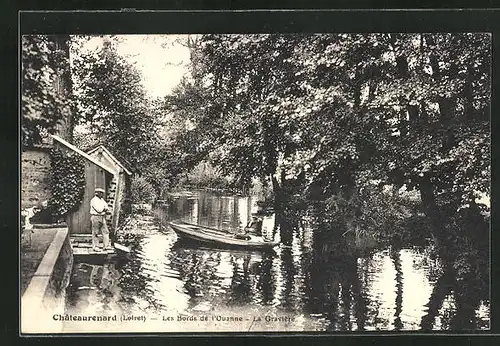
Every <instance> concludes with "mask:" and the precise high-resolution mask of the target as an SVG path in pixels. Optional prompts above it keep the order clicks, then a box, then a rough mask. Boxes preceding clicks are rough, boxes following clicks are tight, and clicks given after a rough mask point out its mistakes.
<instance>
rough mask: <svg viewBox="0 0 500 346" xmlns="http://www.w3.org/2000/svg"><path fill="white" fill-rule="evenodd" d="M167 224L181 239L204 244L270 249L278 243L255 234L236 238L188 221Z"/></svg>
mask: <svg viewBox="0 0 500 346" xmlns="http://www.w3.org/2000/svg"><path fill="white" fill-rule="evenodd" d="M169 225H170V227H171V228H172V229H173V230H174V231H175V233H177V235H178V236H179V237H180V238H181V239H183V240H188V241H190V242H196V243H201V244H204V245H210V246H216V247H231V248H239V249H248V250H272V249H273V248H274V247H275V246H277V245H278V244H279V243H278V242H275V241H264V240H263V239H262V237H255V236H250V239H248V240H247V239H238V238H234V236H233V235H232V234H230V233H227V232H222V231H219V230H216V229H213V228H209V227H202V226H198V225H192V224H188V223H174V222H170V223H169Z"/></svg>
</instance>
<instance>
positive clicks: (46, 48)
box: [21, 35, 71, 148]
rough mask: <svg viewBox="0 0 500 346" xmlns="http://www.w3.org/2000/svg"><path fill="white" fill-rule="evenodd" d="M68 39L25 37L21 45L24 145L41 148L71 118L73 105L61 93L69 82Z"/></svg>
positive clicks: (66, 94) (64, 91) (63, 93)
mask: <svg viewBox="0 0 500 346" xmlns="http://www.w3.org/2000/svg"><path fill="white" fill-rule="evenodd" d="M68 41H69V36H46V35H25V36H22V41H21V64H22V76H21V89H22V93H21V143H22V145H23V148H26V147H30V146H33V145H35V144H40V143H42V141H43V137H44V136H46V135H47V134H49V133H54V132H55V131H56V129H57V126H58V124H60V123H61V122H62V121H63V120H65V119H67V117H68V116H70V115H71V101H70V99H69V98H68V93H67V91H66V90H61V88H62V87H66V86H63V85H62V82H61V78H67V71H68V70H69V51H67V49H64V48H62V47H63V46H64V47H66V46H67V43H68Z"/></svg>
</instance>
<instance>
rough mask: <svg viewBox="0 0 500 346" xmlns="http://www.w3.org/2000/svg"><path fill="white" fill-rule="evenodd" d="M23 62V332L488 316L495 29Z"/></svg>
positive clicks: (271, 39) (207, 44)
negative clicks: (493, 30)
mask: <svg viewBox="0 0 500 346" xmlns="http://www.w3.org/2000/svg"><path fill="white" fill-rule="evenodd" d="M19 59H20V67H19V68H20V85H21V91H20V93H21V94H20V126H21V134H20V136H21V138H20V141H21V143H20V145H21V155H20V160H21V162H20V167H21V174H20V180H21V181H20V183H21V187H20V190H21V201H20V204H21V205H20V207H21V210H20V212H21V221H22V225H21V227H20V236H19V239H20V245H19V249H20V277H19V280H20V292H19V294H20V332H21V334H22V335H36V334H74V333H76V334H81V333H84V334H87V333H88V334H94V333H175V334H186V333H189V334H193V333H206V332H209V333H238V332H239V333H259V332H260V333H262V332H264V333H276V332H293V333H297V332H306V333H310V332H356V333H363V332H437V331H449V332H464V331H467V332H471V331H479V330H490V310H491V308H490V297H491V292H490V286H491V285H490V272H491V271H490V266H491V259H490V250H491V244H490V212H491V206H490V196H491V186H490V185H491V145H490V142H491V130H490V125H491V124H490V119H491V117H490V112H491V76H492V74H491V69H492V35H491V33H487V32H453V33H451V32H440V33H436V32H415V33H404V32H400V33H397V32H391V33H388V32H372V33H278V32H274V33H267V34H264V33H241V34H235V33H228V34H222V33H203V34H202V33H193V34H139V33H138V34H113V35H110V34H74V35H73V34H51V35H46V34H33V35H21V36H20V37H19Z"/></svg>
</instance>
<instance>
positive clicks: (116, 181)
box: [87, 145, 132, 229]
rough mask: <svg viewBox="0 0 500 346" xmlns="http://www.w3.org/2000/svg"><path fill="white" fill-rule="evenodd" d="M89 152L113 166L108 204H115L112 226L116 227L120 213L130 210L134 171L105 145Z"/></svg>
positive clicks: (93, 156)
mask: <svg viewBox="0 0 500 346" xmlns="http://www.w3.org/2000/svg"><path fill="white" fill-rule="evenodd" d="M87 154H88V155H90V156H91V157H92V158H94V159H96V160H97V161H98V162H100V163H102V164H104V165H106V166H107V167H111V169H112V170H113V172H114V173H113V179H112V180H111V183H110V185H109V188H108V189H107V192H108V193H107V195H106V196H107V202H108V205H110V206H113V217H112V227H113V229H116V227H117V226H118V221H119V218H120V215H122V214H123V212H124V211H125V212H130V207H131V198H130V197H131V196H130V191H131V190H130V186H131V177H132V172H131V171H130V170H129V169H128V168H127V167H126V166H125V165H124V164H123V163H122V162H121V161H120V160H118V159H117V158H116V157H115V156H114V155H113V154H112V153H111V152H110V151H109V150H108V149H107V148H106V147H105V146H103V145H99V146H97V147H95V148H94V149H92V150H89V151H87Z"/></svg>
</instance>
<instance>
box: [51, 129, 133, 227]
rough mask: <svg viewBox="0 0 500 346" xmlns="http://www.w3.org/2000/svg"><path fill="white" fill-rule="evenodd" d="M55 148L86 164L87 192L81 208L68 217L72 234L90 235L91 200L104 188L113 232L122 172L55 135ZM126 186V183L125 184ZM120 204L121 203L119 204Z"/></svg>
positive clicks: (109, 222)
mask: <svg viewBox="0 0 500 346" xmlns="http://www.w3.org/2000/svg"><path fill="white" fill-rule="evenodd" d="M52 138H53V139H54V146H58V147H60V148H61V149H62V150H63V151H72V152H74V153H77V154H78V155H80V156H81V157H82V159H83V161H84V163H85V192H84V196H83V200H82V203H81V204H80V206H79V208H78V209H77V210H76V211H74V212H72V213H70V214H69V215H68V216H67V219H66V222H67V224H68V228H69V232H70V234H90V233H92V230H91V223H90V200H91V199H92V197H93V196H94V194H95V189H96V188H98V187H100V188H104V190H105V191H106V192H105V198H106V201H107V202H108V205H109V208H110V213H109V214H108V215H107V220H108V226H110V227H111V229H112V230H114V229H116V225H117V224H118V218H119V211H120V206H118V207H117V203H116V200H117V197H119V196H117V194H116V191H117V189H116V188H117V186H118V185H119V184H120V183H121V180H120V170H118V171H117V169H116V168H115V167H113V166H112V165H110V164H108V163H107V162H104V161H100V160H98V159H96V158H95V157H92V156H91V155H89V154H87V153H85V152H83V151H82V150H80V149H78V148H77V147H75V146H74V145H72V144H71V143H68V142H67V141H65V140H63V139H62V138H60V137H58V136H55V135H53V136H52ZM123 184H124V182H123ZM118 204H119V203H118Z"/></svg>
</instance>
